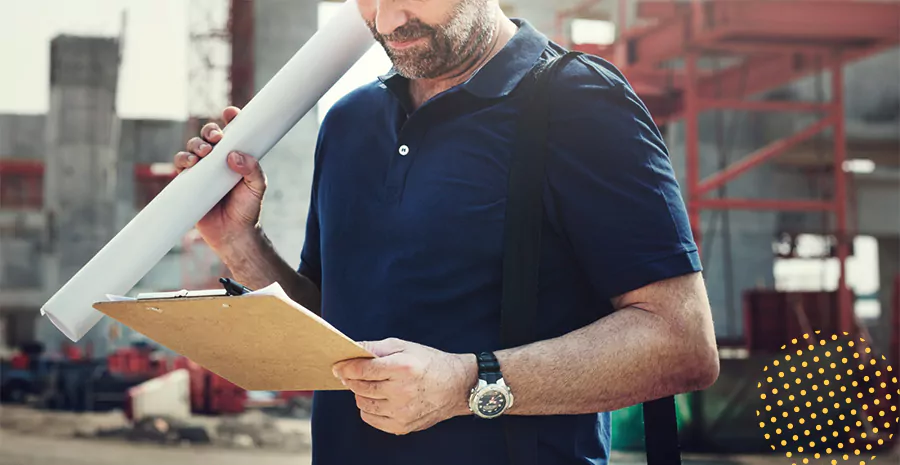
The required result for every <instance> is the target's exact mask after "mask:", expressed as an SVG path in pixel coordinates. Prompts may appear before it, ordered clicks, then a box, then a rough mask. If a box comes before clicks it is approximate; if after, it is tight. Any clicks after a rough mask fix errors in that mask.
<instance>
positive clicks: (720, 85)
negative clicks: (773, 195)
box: [556, 0, 900, 332]
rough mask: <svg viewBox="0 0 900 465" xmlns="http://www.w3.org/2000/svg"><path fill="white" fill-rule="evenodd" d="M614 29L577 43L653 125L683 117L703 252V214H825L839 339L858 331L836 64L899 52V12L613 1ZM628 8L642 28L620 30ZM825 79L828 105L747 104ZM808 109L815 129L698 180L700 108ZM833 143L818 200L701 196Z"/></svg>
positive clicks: (811, 5) (882, 5)
mask: <svg viewBox="0 0 900 465" xmlns="http://www.w3.org/2000/svg"><path fill="white" fill-rule="evenodd" d="M618 1H619V5H618V8H617V9H618V14H617V18H618V24H619V27H621V28H622V29H623V31H622V32H621V33H620V34H619V37H618V40H617V41H616V42H615V43H614V44H612V45H610V46H596V45H574V46H572V48H574V49H576V50H581V51H585V52H588V53H593V54H596V55H600V56H603V57H605V58H607V59H608V60H610V61H611V62H613V63H614V64H615V65H616V66H617V67H618V68H619V69H621V70H622V71H623V73H624V74H625V76H626V77H627V78H628V80H629V81H630V82H631V84H632V86H633V87H634V88H635V90H636V91H637V92H638V93H639V94H640V96H641V99H642V100H643V101H644V102H645V103H646V104H647V106H648V107H649V109H650V111H651V113H652V114H653V116H654V119H655V120H656V121H657V123H658V124H660V125H663V124H665V123H667V122H673V121H676V120H684V122H685V138H686V140H685V145H686V184H687V185H686V190H687V196H686V197H687V198H686V203H687V207H688V211H689V215H690V220H691V226H692V229H693V232H694V236H695V238H696V240H697V243H698V245H699V244H701V241H702V240H703V238H702V237H701V228H700V213H701V211H703V210H781V211H806V212H814V211H820V212H830V213H832V214H833V217H834V228H833V231H834V237H835V240H836V242H837V247H836V249H837V258H838V259H839V261H840V270H841V273H840V281H839V287H838V300H839V304H838V307H839V312H840V327H841V331H846V332H852V331H853V328H854V327H855V324H854V313H853V295H852V293H851V291H850V289H849V287H848V286H847V280H846V260H847V257H848V255H849V254H850V241H851V240H852V237H851V235H850V230H849V227H848V215H849V212H848V205H847V200H846V199H847V195H848V192H847V179H846V176H845V172H844V168H843V167H844V161H845V159H846V134H845V128H844V79H843V67H844V65H846V64H847V63H850V62H853V61H855V60H859V59H862V58H864V57H867V56H870V55H873V54H875V53H878V52H880V51H883V50H886V49H888V48H890V47H893V46H896V45H897V44H898V43H900V3H898V2H895V1H889V2H885V1H877V0H876V1H867V0H689V1H674V0H640V1H638V2H637V4H636V5H635V4H634V3H631V4H629V1H628V0H618ZM597 3H599V1H598V0H592V1H586V2H583V3H581V4H580V5H578V6H576V7H574V8H572V9H570V10H567V11H564V12H561V13H559V16H558V18H557V23H556V24H557V28H558V31H557V33H558V34H559V33H560V31H561V28H562V25H563V24H564V23H565V21H566V20H568V19H572V18H576V17H586V16H588V14H587V13H588V12H590V11H591V8H592V7H593V6H594V5H595V4H597ZM629 6H634V7H636V11H637V18H638V20H639V21H640V22H641V23H642V24H641V25H640V26H636V27H632V28H626V27H624V26H623V25H625V24H626V18H627V15H626V12H627V8H628V7H629ZM711 56H718V57H722V56H726V57H729V58H731V59H732V60H733V61H735V62H736V63H737V64H735V65H733V66H730V67H727V68H723V69H715V70H710V69H701V67H700V66H699V65H698V62H699V61H700V60H701V59H703V58H707V57H711ZM822 63H825V64H826V66H827V68H828V69H829V70H830V73H831V76H832V79H831V87H832V88H831V91H832V92H831V94H832V100H831V101H830V102H827V103H810V102H794V101H759V100H747V97H750V96H753V95H755V94H759V93H761V92H765V91H768V90H773V89H776V88H778V87H780V86H783V85H785V84H788V83H790V82H792V81H795V80H797V79H800V78H803V77H805V76H808V75H811V74H813V73H818V72H822V66H821V64H822ZM716 109H719V110H721V109H731V110H741V111H751V112H817V113H820V114H821V116H820V118H819V119H818V121H817V122H815V123H813V124H811V125H809V126H807V127H806V128H804V129H802V130H800V131H799V132H796V133H794V134H792V135H790V136H788V137H785V138H783V139H780V140H778V141H775V142H772V143H770V144H768V145H766V146H765V147H763V148H761V149H759V150H757V151H755V152H753V153H751V154H749V155H747V156H745V157H744V158H743V159H741V160H740V161H738V162H735V163H733V164H731V165H730V166H728V167H726V168H725V169H723V170H721V171H719V172H717V173H715V174H713V175H711V176H709V177H707V178H705V179H701V178H700V150H699V128H698V116H699V115H700V113H702V112H704V111H707V110H716ZM828 128H831V129H832V134H833V137H832V139H833V154H834V155H833V157H832V159H831V160H830V166H831V170H832V172H833V176H834V195H833V196H831V198H828V199H820V200H790V199H774V200H762V199H751V198H707V197H706V195H707V194H709V193H710V192H713V191H714V190H716V189H718V188H721V187H723V186H725V185H726V184H727V183H728V182H729V181H732V180H734V179H735V178H737V177H739V176H741V175H742V174H743V173H745V172H747V171H748V170H751V169H753V168H754V167H756V166H759V165H760V164H762V163H765V162H767V161H770V160H772V159H774V158H775V157H778V156H779V155H782V154H784V153H785V152H787V151H789V150H791V149H793V148H795V147H797V146H798V145H800V144H802V143H804V142H806V141H809V140H811V138H813V137H814V136H816V135H817V134H819V133H820V132H822V131H823V130H825V129H828Z"/></svg>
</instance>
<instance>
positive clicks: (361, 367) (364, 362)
mask: <svg viewBox="0 0 900 465" xmlns="http://www.w3.org/2000/svg"><path fill="white" fill-rule="evenodd" d="M402 370H405V367H403V366H400V365H398V363H397V361H396V360H395V359H394V358H393V357H390V356H389V357H383V358H375V359H354V360H347V361H344V362H339V363H337V364H335V366H334V373H335V376H337V377H338V378H340V379H342V380H344V381H345V382H346V381H349V380H358V381H387V380H389V379H391V375H392V374H395V373H396V374H399V373H401V372H402Z"/></svg>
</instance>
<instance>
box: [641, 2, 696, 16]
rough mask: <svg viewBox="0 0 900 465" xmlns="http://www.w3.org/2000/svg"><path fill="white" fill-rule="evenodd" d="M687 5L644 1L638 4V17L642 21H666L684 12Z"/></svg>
mask: <svg viewBox="0 0 900 465" xmlns="http://www.w3.org/2000/svg"><path fill="white" fill-rule="evenodd" d="M686 6H687V4H684V3H680V2H673V1H672V0H661V1H642V2H638V4H637V17H638V18H641V19H665V18H671V17H672V16H675V15H676V14H678V13H679V12H681V11H684V9H685V7H686Z"/></svg>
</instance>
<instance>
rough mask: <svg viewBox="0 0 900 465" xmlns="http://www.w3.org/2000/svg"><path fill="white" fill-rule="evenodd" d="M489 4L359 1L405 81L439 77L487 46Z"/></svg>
mask: <svg viewBox="0 0 900 465" xmlns="http://www.w3.org/2000/svg"><path fill="white" fill-rule="evenodd" d="M491 1H492V0H359V10H360V13H361V14H362V16H363V19H364V20H365V21H366V24H368V25H369V29H371V30H372V35H373V36H374V37H375V40H377V41H378V42H379V43H381V45H382V47H384V50H385V52H387V55H388V57H390V59H391V61H392V62H393V64H394V68H395V69H396V70H397V72H399V73H400V74H401V75H403V76H405V77H407V78H409V79H431V78H436V77H439V76H443V75H445V74H447V73H448V72H450V71H452V70H454V69H455V68H456V67H457V66H459V65H460V64H462V63H465V62H466V61H468V60H470V59H471V58H472V57H474V56H477V55H479V54H480V53H482V52H483V51H484V50H485V49H486V48H487V46H488V43H489V42H490V39H491V34H492V31H493V19H494V18H493V15H492V11H493V10H492V9H490V8H489V3H490V2H491Z"/></svg>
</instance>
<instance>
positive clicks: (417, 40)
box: [388, 38, 424, 50]
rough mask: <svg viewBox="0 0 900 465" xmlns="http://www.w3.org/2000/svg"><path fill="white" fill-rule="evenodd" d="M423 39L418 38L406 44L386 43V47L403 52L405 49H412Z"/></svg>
mask: <svg viewBox="0 0 900 465" xmlns="http://www.w3.org/2000/svg"><path fill="white" fill-rule="evenodd" d="M422 40H424V38H418V39H413V40H408V41H406V42H388V45H390V47H391V48H392V49H394V50H403V49H405V48H409V47H412V46H413V45H415V44H417V43H419V42H421V41H422Z"/></svg>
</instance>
